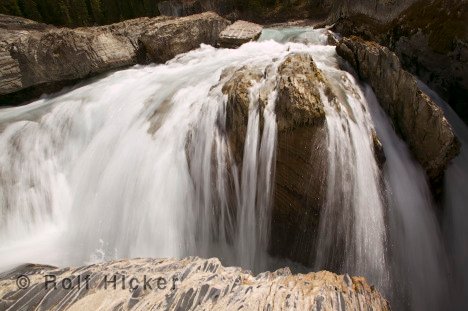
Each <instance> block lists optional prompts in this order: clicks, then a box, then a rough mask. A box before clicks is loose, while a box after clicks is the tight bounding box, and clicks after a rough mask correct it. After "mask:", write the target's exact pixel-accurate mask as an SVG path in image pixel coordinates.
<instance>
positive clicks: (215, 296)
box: [0, 257, 390, 311]
mask: <svg viewBox="0 0 468 311" xmlns="http://www.w3.org/2000/svg"><path fill="white" fill-rule="evenodd" d="M20 276H22V277H21V278H23V279H24V278H25V277H24V276H27V278H28V279H29V280H30V283H29V286H27V288H25V289H19V288H18V285H17V284H26V283H24V282H20V283H17V280H18V279H19V277H20ZM132 279H133V281H132ZM145 279H146V283H145ZM47 280H48V281H49V283H48V286H47V289H46V286H45V282H46V281H47ZM52 280H54V281H52ZM113 280H115V282H113ZM0 301H1V302H0V307H1V309H4V310H6V309H12V310H13V309H14V310H32V309H34V310H51V309H54V310H55V309H60V310H98V309H99V310H130V309H132V310H153V309H158V310H240V309H242V310H330V311H332V310H376V311H377V310H390V307H389V304H388V302H387V301H386V300H385V299H384V298H382V296H381V294H380V293H379V292H377V291H376V290H374V288H373V287H372V286H369V285H368V284H367V282H366V280H365V279H364V278H360V277H350V276H348V275H347V274H346V275H336V274H334V273H331V272H327V271H322V272H317V273H308V274H297V275H293V274H292V273H291V272H290V270H289V269H288V268H284V269H280V270H277V271H275V272H265V273H261V274H259V275H257V276H253V275H252V274H251V273H250V272H248V271H244V270H242V269H241V268H236V267H223V266H222V265H221V262H220V261H219V260H218V259H216V258H212V259H200V258H196V257H190V258H185V259H182V260H175V259H133V260H121V261H113V262H106V263H101V264H96V265H90V266H84V267H80V268H65V269H58V268H54V267H51V266H39V265H24V266H20V267H18V268H16V269H14V270H12V271H10V272H7V273H4V274H2V275H1V276H0Z"/></svg>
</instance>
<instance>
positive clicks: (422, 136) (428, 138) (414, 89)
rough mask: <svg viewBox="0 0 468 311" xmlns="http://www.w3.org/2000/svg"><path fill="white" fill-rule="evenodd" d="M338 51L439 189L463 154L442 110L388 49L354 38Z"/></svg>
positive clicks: (347, 40)
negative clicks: (447, 171) (365, 83)
mask: <svg viewBox="0 0 468 311" xmlns="http://www.w3.org/2000/svg"><path fill="white" fill-rule="evenodd" d="M336 50H337V52H338V54H339V55H340V56H342V57H343V58H344V59H346V60H347V61H349V62H350V63H351V65H352V66H353V67H354V68H355V69H356V71H357V72H358V74H359V76H360V77H361V78H363V79H365V80H367V81H368V82H369V83H370V85H371V86H372V88H373V89H374V91H375V93H376V95H377V98H378V99H379V102H380V105H381V106H382V107H383V108H384V110H385V111H386V112H387V114H388V115H389V116H390V118H391V119H392V121H393V123H394V125H395V127H396V129H397V130H398V131H399V132H400V134H401V136H402V137H403V139H405V141H406V142H407V144H408V145H409V147H410V149H411V151H412V152H413V154H414V156H415V157H416V159H417V160H418V161H419V163H421V165H422V167H423V168H424V169H425V170H426V172H427V175H428V177H429V179H430V180H431V182H432V183H433V185H437V184H438V183H439V182H440V180H441V178H442V176H443V174H444V170H445V168H446V167H447V164H448V163H449V162H450V160H452V159H453V158H454V157H455V156H456V155H457V154H458V153H459V150H460V144H459V142H458V139H457V138H456V136H455V134H454V133H453V131H452V128H451V126H450V124H449V123H448V121H447V119H446V118H445V116H444V113H443V112H442V110H441V109H440V108H439V107H438V106H437V105H436V104H435V103H434V102H433V101H432V100H431V99H430V98H429V97H428V96H426V95H425V94H424V93H423V92H422V91H421V90H420V89H419V87H418V85H417V82H416V79H415V78H414V76H413V75H412V74H410V73H408V72H407V71H405V70H403V69H402V68H401V65H400V61H399V59H398V57H397V56H396V55H395V54H394V53H392V52H391V51H390V50H389V49H387V48H386V47H382V46H380V45H378V44H376V43H374V42H369V41H364V40H362V39H360V38H358V37H354V36H353V37H350V38H343V39H342V40H341V41H340V43H339V44H338V46H337V48H336Z"/></svg>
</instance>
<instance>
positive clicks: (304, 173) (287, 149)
mask: <svg viewBox="0 0 468 311" xmlns="http://www.w3.org/2000/svg"><path fill="white" fill-rule="evenodd" d="M271 75H274V79H270V78H271ZM264 79H266V80H268V81H274V84H273V85H271V84H269V83H262V85H261V86H260V90H258V93H255V94H256V95H252V93H251V88H252V87H253V86H254V84H256V83H259V82H264V81H262V80H264ZM221 83H224V86H223V92H224V93H225V94H226V95H227V97H228V100H227V107H226V132H227V135H228V139H229V142H230V145H231V150H232V151H233V154H234V158H235V160H236V162H237V163H238V164H241V162H242V156H243V151H244V143H245V137H246V131H247V124H248V115H249V108H250V109H252V107H251V106H250V105H251V100H257V101H258V107H259V109H260V130H262V124H263V109H264V107H265V105H266V102H267V100H268V94H271V93H272V92H273V91H274V89H275V88H276V89H277V91H278V96H277V99H276V104H275V107H276V108H275V110H276V119H277V129H278V143H277V156H276V174H275V178H276V179H275V187H274V188H275V191H274V203H273V204H274V206H273V215H272V226H273V227H272V230H271V232H272V237H271V252H272V253H273V254H275V255H278V256H284V257H288V258H291V259H293V260H296V261H299V262H302V263H310V258H309V257H310V254H311V253H313V252H312V249H313V246H314V241H315V236H316V230H317V226H318V221H319V211H320V207H321V206H322V204H323V201H324V196H325V192H326V191H325V189H326V188H325V187H326V173H327V170H326V167H327V151H326V150H327V145H326V142H327V130H326V127H325V111H324V108H323V102H322V100H321V94H320V92H321V90H322V92H323V94H328V95H325V96H329V97H330V99H331V100H334V94H333V92H332V90H331V88H330V87H329V82H328V81H327V80H326V78H325V77H324V76H323V74H322V73H321V71H320V70H319V69H318V68H317V66H316V65H315V63H314V61H313V59H312V57H311V56H310V55H308V54H306V53H298V54H290V55H288V56H287V57H286V58H285V59H284V61H283V62H282V63H281V64H279V66H278V68H277V70H274V69H273V68H272V67H271V66H269V67H267V69H266V70H265V72H263V71H262V70H260V69H257V68H251V67H243V68H240V69H237V70H236V69H230V70H229V71H228V72H224V73H223V75H222V77H221ZM253 96H258V97H257V98H254V97H253ZM304 245H306V246H304Z"/></svg>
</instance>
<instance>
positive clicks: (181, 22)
mask: <svg viewBox="0 0 468 311" xmlns="http://www.w3.org/2000/svg"><path fill="white" fill-rule="evenodd" d="M5 19H8V21H9V23H8V24H9V25H10V26H9V27H8V28H2V29H0V64H2V66H1V67H0V81H1V82H0V96H1V95H5V94H9V93H13V92H17V91H20V90H23V89H25V88H28V87H31V86H38V85H43V84H50V83H55V82H62V81H67V80H76V79H81V78H85V77H88V76H91V75H95V74H98V73H101V72H105V71H108V70H111V69H116V68H120V67H124V66H129V65H134V64H136V63H138V62H145V61H148V60H149V61H154V62H165V61H167V60H169V59H171V58H173V57H174V56H175V55H177V54H179V53H184V52H188V51H190V50H192V49H194V48H197V47H198V46H199V45H200V44H201V43H205V44H212V45H215V44H216V42H217V40H218V35H219V33H220V32H221V31H222V30H223V29H224V28H225V27H227V26H228V25H229V22H228V21H227V20H225V19H223V18H221V17H219V16H218V15H216V14H215V13H210V12H208V13H203V14H199V15H193V16H189V17H184V18H178V19H175V18H167V17H162V18H161V17H158V18H140V19H136V20H130V21H125V22H122V23H118V24H114V25H110V26H102V27H89V28H77V29H69V28H55V27H51V26H44V25H42V24H37V23H34V22H32V21H28V23H26V24H27V25H26V26H24V24H25V23H24V19H21V22H16V23H14V22H12V21H11V19H12V18H11V17H5V16H0V22H1V21H2V20H5Z"/></svg>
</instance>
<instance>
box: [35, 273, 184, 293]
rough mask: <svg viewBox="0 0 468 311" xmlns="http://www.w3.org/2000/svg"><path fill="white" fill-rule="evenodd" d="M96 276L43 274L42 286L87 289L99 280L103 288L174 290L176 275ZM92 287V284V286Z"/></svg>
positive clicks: (47, 287) (46, 287) (176, 280)
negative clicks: (169, 276)
mask: <svg viewBox="0 0 468 311" xmlns="http://www.w3.org/2000/svg"><path fill="white" fill-rule="evenodd" d="M95 278H96V276H93V279H92V278H91V275H78V276H71V277H66V278H60V279H57V277H56V276H55V275H53V274H46V275H44V287H45V289H46V290H48V289H66V290H71V289H89V288H90V284H91V282H92V283H93V284H95V283H94V282H96V281H97V282H100V284H99V285H98V286H99V287H101V288H104V289H113V290H117V289H119V290H121V289H122V290H126V289H128V290H130V291H134V290H137V289H139V288H140V289H142V290H145V291H146V290H174V289H176V285H177V282H178V281H179V279H178V278H177V277H175V276H174V277H172V278H171V279H167V278H164V277H154V276H153V277H149V276H147V275H142V276H138V277H134V276H128V275H123V274H113V275H104V276H102V277H101V281H99V280H95ZM93 287H94V286H93Z"/></svg>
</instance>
